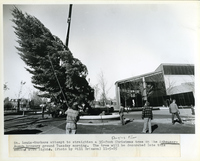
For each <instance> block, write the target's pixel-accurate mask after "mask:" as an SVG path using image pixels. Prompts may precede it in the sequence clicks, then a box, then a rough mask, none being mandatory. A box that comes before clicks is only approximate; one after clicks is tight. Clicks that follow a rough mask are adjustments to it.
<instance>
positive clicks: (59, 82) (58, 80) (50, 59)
mask: <svg viewBox="0 0 200 161" xmlns="http://www.w3.org/2000/svg"><path fill="white" fill-rule="evenodd" d="M48 58H49V62H50V64H51V68H52V69H53V74H54V75H55V78H56V81H57V83H58V86H59V88H60V90H61V92H62V95H63V97H64V100H65V102H66V104H67V106H68V107H69V105H68V103H67V100H66V97H65V94H64V92H63V90H62V87H61V85H60V82H59V80H58V77H57V75H56V73H55V69H54V67H53V63H52V61H51V58H50V56H49V54H48Z"/></svg>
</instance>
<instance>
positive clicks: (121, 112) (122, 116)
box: [119, 105, 125, 125]
mask: <svg viewBox="0 0 200 161" xmlns="http://www.w3.org/2000/svg"><path fill="white" fill-rule="evenodd" d="M119 116H120V120H121V124H122V125H124V124H125V122H124V107H123V106H122V105H121V106H120V108H119Z"/></svg>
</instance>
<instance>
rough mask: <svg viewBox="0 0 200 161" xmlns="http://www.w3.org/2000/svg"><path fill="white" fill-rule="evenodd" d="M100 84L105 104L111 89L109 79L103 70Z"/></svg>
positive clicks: (100, 75)
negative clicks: (108, 85)
mask: <svg viewBox="0 0 200 161" xmlns="http://www.w3.org/2000/svg"><path fill="white" fill-rule="evenodd" d="M99 85H100V91H101V96H100V97H101V99H102V100H103V103H104V105H105V103H106V100H107V95H108V92H109V91H110V89H111V87H110V88H107V81H106V79H105V77H104V73H103V71H101V73H100V74H99Z"/></svg>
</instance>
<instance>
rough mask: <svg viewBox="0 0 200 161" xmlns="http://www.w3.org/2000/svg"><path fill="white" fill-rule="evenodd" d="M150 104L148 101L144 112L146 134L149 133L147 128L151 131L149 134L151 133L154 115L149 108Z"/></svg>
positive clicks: (144, 131)
mask: <svg viewBox="0 0 200 161" xmlns="http://www.w3.org/2000/svg"><path fill="white" fill-rule="evenodd" d="M149 105H150V103H149V102H148V101H146V103H145V105H144V108H143V110H142V119H144V127H143V130H142V132H143V133H146V132H147V126H148V129H149V133H151V132H152V131H151V120H152V119H153V113H152V108H151V107H150V106H149Z"/></svg>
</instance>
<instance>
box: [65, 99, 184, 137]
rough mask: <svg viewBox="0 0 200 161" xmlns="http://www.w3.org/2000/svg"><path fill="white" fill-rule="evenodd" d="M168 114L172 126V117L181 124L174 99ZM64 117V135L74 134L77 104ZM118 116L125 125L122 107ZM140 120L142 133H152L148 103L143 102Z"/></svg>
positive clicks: (77, 115) (77, 112) (150, 112)
mask: <svg viewBox="0 0 200 161" xmlns="http://www.w3.org/2000/svg"><path fill="white" fill-rule="evenodd" d="M169 112H170V113H171V114H172V124H173V125H174V123H175V121H174V116H175V115H176V117H177V118H178V120H179V122H180V123H181V124H183V121H182V119H181V118H180V115H179V114H180V111H179V109H178V106H177V104H176V100H175V99H174V100H173V101H172V103H171V104H170V105H169ZM65 114H66V115H67V116H66V134H76V131H77V122H78V120H79V111H78V103H74V104H73V105H72V107H69V108H68V109H67V111H66V112H65ZM119 115H120V120H121V124H122V125H125V121H124V107H123V106H120V109H119ZM142 119H143V120H144V126H143V130H142V133H147V132H148V133H152V128H151V120H152V119H153V112H152V107H150V103H149V102H148V101H146V102H145V105H144V107H143V109H142Z"/></svg>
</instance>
